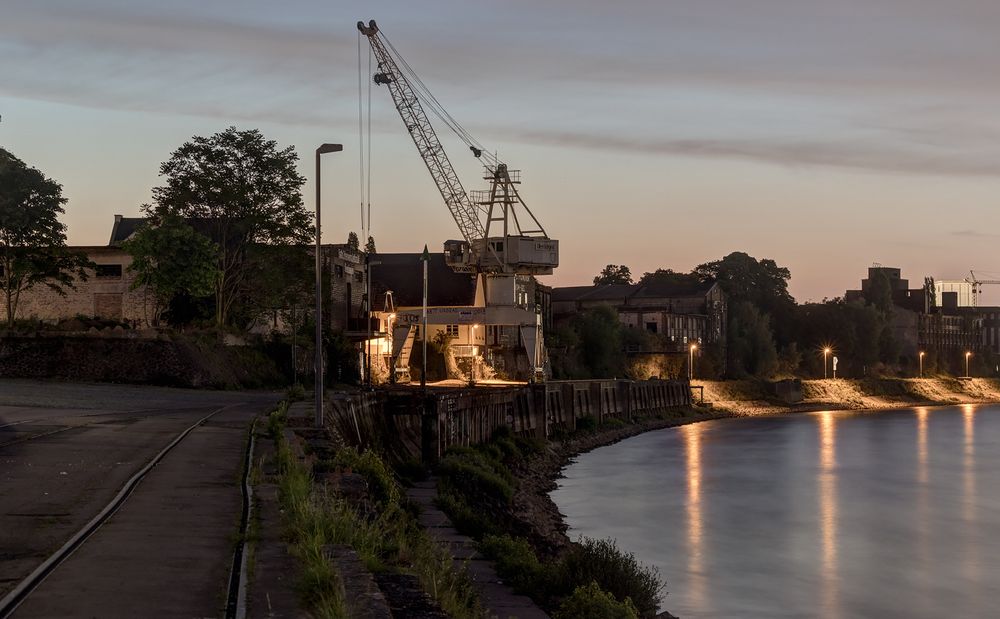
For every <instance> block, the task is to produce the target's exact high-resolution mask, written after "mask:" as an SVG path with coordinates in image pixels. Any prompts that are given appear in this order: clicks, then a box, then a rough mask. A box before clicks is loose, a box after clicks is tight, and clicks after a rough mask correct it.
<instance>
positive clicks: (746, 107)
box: [0, 0, 1000, 305]
mask: <svg viewBox="0 0 1000 619" xmlns="http://www.w3.org/2000/svg"><path fill="white" fill-rule="evenodd" d="M292 6H293V8H294V9H295V10H288V9H287V8H283V9H281V10H278V9H277V8H275V7H273V6H271V5H270V4H268V3H264V2H259V1H255V2H250V3H239V4H236V3H234V2H219V3H213V4H212V5H202V4H198V3H194V2H180V3H176V4H172V5H171V7H169V8H164V7H161V6H159V5H154V4H153V3H136V2H128V3H127V2H123V1H116V0H102V1H99V2H92V3H90V7H89V8H88V9H87V10H86V11H83V10H80V9H79V8H77V5H74V4H73V3H71V2H68V0H60V1H56V2H50V3H46V5H45V6H38V5H34V4H32V3H28V2H20V3H18V2H15V3H14V5H13V6H12V7H10V8H7V9H5V20H4V22H3V23H2V24H0V37H2V39H3V43H2V44H0V45H3V46H4V48H5V49H6V56H7V57H8V58H9V59H10V61H9V62H7V63H4V66H2V67H0V79H2V81H3V83H4V84H5V86H6V88H5V91H4V93H3V94H2V95H0V114H2V117H3V119H2V122H0V145H2V146H3V147H5V148H8V149H9V150H10V151H11V152H12V153H13V154H15V155H16V156H18V157H20V158H21V159H23V160H24V161H26V162H27V163H28V164H29V165H31V166H33V167H37V168H38V169H40V170H41V171H42V172H43V173H44V174H45V175H46V176H49V177H51V178H53V179H55V180H56V181H58V182H60V183H61V184H62V185H63V187H64V195H65V196H66V197H67V198H68V200H69V202H68V204H67V205H66V216H65V217H64V222H65V223H66V224H67V226H68V229H69V234H68V237H69V239H68V240H69V242H70V244H72V245H97V244H104V243H106V240H107V234H108V232H109V229H110V223H111V221H112V220H113V215H114V214H115V213H120V214H123V215H126V216H136V215H138V214H139V207H140V205H141V204H143V203H144V202H148V201H149V200H150V190H151V189H152V188H153V187H154V186H156V185H158V184H159V179H158V175H157V172H158V167H159V164H160V163H161V162H162V161H164V160H165V159H166V158H167V157H168V156H169V154H170V152H172V151H173V150H174V149H175V148H177V147H179V146H180V145H181V144H182V143H183V142H184V141H186V140H188V139H190V138H191V137H192V136H194V135H210V134H212V133H215V132H217V131H220V130H222V129H224V128H225V127H227V126H229V125H236V126H238V127H240V128H260V129H261V131H262V132H263V133H264V135H265V136H266V137H268V138H269V139H273V140H276V141H277V142H278V144H279V145H281V146H286V145H289V144H291V145H295V146H296V148H297V150H298V151H299V153H300V156H301V157H302V159H301V161H300V171H301V172H302V173H303V174H304V175H305V176H306V177H307V179H308V181H307V184H306V185H305V186H304V187H303V193H304V197H305V200H306V204H307V208H309V209H312V208H313V202H312V189H311V187H312V183H313V180H314V179H312V172H311V169H310V168H311V164H312V161H311V151H312V149H313V148H315V146H316V145H318V144H319V143H321V142H325V141H339V142H342V143H343V144H344V146H345V151H346V152H345V153H343V154H342V155H337V156H335V157H332V158H328V159H327V160H325V162H324V188H325V189H327V191H326V192H324V208H323V212H324V222H325V225H324V240H325V241H327V242H330V241H336V240H337V239H346V236H347V232H348V231H350V230H354V231H356V232H358V233H359V234H361V226H360V218H361V216H360V207H359V199H360V187H359V182H358V160H357V154H358V139H359V135H358V132H357V124H358V117H357V112H358V109H357V106H358V83H357V82H358V71H357V68H358V67H357V65H358V61H359V58H358V55H357V49H356V43H357V41H356V40H355V39H356V34H357V32H356V29H355V23H356V22H357V21H358V20H361V19H363V20H366V21H367V20H368V19H371V18H374V19H376V20H377V21H378V22H379V25H380V27H382V28H383V29H384V30H385V32H386V34H387V35H388V37H389V38H390V40H391V41H393V43H394V45H396V47H397V48H398V49H399V51H400V53H401V54H402V55H403V56H404V57H405V58H407V60H408V62H410V63H411V64H412V65H413V67H414V68H415V70H416V71H417V72H418V73H419V74H420V75H421V76H422V78H423V79H424V81H425V83H426V84H427V85H428V87H429V88H430V89H431V90H432V92H434V93H435V94H436V95H437V96H438V98H439V99H440V100H441V102H442V104H443V105H444V106H445V108H446V109H448V110H449V111H450V112H451V113H452V114H453V115H454V116H455V117H456V118H457V119H459V121H460V122H462V123H463V124H464V125H465V126H466V127H467V128H469V129H470V131H472V133H473V134H474V135H476V136H477V137H479V138H481V139H482V141H483V142H484V143H485V144H487V145H489V146H490V147H493V148H496V149H497V150H499V152H500V154H501V155H502V156H503V157H504V159H505V160H509V161H510V162H511V166H512V168H517V169H521V170H523V174H524V184H523V186H522V188H523V195H524V197H525V200H526V201H527V203H528V205H529V206H531V207H532V209H533V210H534V211H535V213H536V214H537V215H538V217H539V219H540V220H541V221H542V223H543V225H544V226H545V227H546V229H547V230H548V231H549V233H550V234H551V235H552V236H553V238H557V239H559V240H560V243H561V248H562V260H561V262H562V266H561V267H559V269H557V270H556V274H555V275H553V276H548V277H544V278H542V281H543V282H544V283H546V284H550V285H557V286H569V285H587V284H590V283H591V280H592V278H593V277H594V276H595V275H597V273H598V272H599V271H600V270H601V268H603V267H604V266H605V265H606V264H608V263H614V264H625V265H627V266H629V267H630V268H631V270H632V272H633V273H634V274H635V276H636V277H639V276H640V275H641V274H642V273H643V272H646V271H654V270H655V269H657V268H671V269H674V270H675V271H681V272H685V271H690V270H691V269H692V268H694V267H695V266H697V265H698V264H701V263H704V262H709V261H712V260H717V259H719V258H721V257H722V256H724V255H726V254H728V253H730V252H732V251H744V252H746V253H748V254H750V255H752V256H755V257H757V258H771V259H773V260H775V261H776V262H777V263H778V264H779V265H781V266H785V267H788V268H789V269H790V270H791V272H792V279H791V281H790V284H789V289H790V291H791V293H792V295H793V296H794V297H795V298H796V300H797V301H799V302H800V303H801V302H807V301H809V300H812V301H819V300H821V299H823V298H824V297H827V298H833V297H837V296H841V295H843V291H844V290H847V289H854V288H856V287H857V286H858V283H859V282H860V280H861V279H862V278H863V277H864V276H865V274H866V272H867V268H868V267H869V266H871V265H872V264H873V263H876V262H878V263H882V264H886V265H891V266H896V267H899V268H901V269H902V270H903V276H904V277H906V278H907V279H910V280H911V283H913V282H920V281H921V279H922V278H923V277H924V276H934V277H935V278H937V279H958V280H961V279H964V278H965V277H966V276H968V272H969V270H970V269H974V270H976V271H977V272H978V271H979V270H980V269H981V270H982V272H983V273H984V274H988V273H990V272H1000V261H997V260H996V257H995V252H993V251H991V250H992V247H993V245H995V243H996V240H997V239H998V238H1000V233H998V232H994V230H1000V225H998V224H1000V210H998V209H996V208H995V206H996V205H995V198H994V196H995V195H997V193H998V191H997V190H1000V180H998V179H997V178H995V177H996V174H995V173H996V171H997V169H998V166H997V164H995V163H993V162H994V161H996V160H997V157H998V155H1000V145H998V141H997V140H994V139H993V138H994V137H995V136H996V135H1000V123H998V121H996V120H995V119H994V118H993V117H992V109H995V104H996V103H997V102H998V101H1000V87H997V86H995V85H994V84H993V82H992V80H991V79H990V77H991V70H992V66H993V65H994V63H993V61H994V60H995V58H996V52H998V51H1000V49H998V47H997V43H996V42H995V41H994V39H995V37H994V36H993V33H995V31H996V26H997V25H1000V7H994V6H991V5H989V4H986V3H982V2H977V1H976V0H965V1H963V2H959V3H957V4H954V5H949V6H948V7H942V6H938V5H936V4H934V3H930V2H917V3H913V2H906V3H904V2H902V0H886V1H885V2H883V3H881V4H879V5H877V6H871V5H870V4H866V3H861V2H858V1H856V0H852V1H851V2H849V3H848V4H847V5H843V6H837V7H830V6H824V7H822V8H819V7H810V6H797V7H795V8H794V9H788V7H786V6H782V5H781V3H778V2H775V1H773V0H760V1H758V2H754V3H752V5H746V6H745V7H741V8H740V9H737V10H735V12H734V11H732V10H729V11H727V12H723V11H722V10H720V9H716V8H713V7H706V6H700V5H697V4H694V3H686V4H681V5H673V6H662V5H661V4H660V3H653V2H635V3H632V4H631V6H630V8H632V9H633V14H632V15H631V16H630V18H628V19H624V18H621V17H619V16H618V15H617V13H618V7H613V9H614V10H612V8H608V7H605V6H603V5H601V4H599V3H574V4H573V5H572V6H573V8H574V11H572V12H571V13H570V12H568V11H566V10H564V9H565V8H566V7H567V6H568V4H566V3H565V2H558V3H555V4H553V5H548V6H546V7H542V8H540V9H539V8H538V7H534V6H532V12H531V14H530V19H527V18H524V17H523V15H526V14H527V13H521V14H520V16H519V13H518V12H517V11H515V10H512V8H511V7H509V6H505V7H504V8H503V9H501V8H499V7H468V6H465V5H463V4H461V3H455V2H435V3H432V4H430V5H427V6H422V7H420V8H415V7H412V6H410V5H407V4H405V3H398V2H391V3H380V5H379V7H378V8H377V9H376V10H372V8H371V7H369V6H367V4H366V3H362V2H352V3H348V4H347V5H345V6H341V7H325V6H322V5H320V4H319V3H315V2H311V1H305V0H302V1H299V2H295V3H293V5H292ZM518 6H520V5H518ZM524 6H525V7H527V6H529V5H527V4H524ZM237 8H238V9H239V10H238V11H237ZM440 14H447V15H449V18H448V19H447V20H440V19H437V18H435V17H434V16H436V15H440ZM56 15H58V17H59V19H58V20H55V19H54V16H56ZM386 16H390V17H386ZM362 60H363V61H367V50H366V49H365V48H364V47H362ZM485 67H489V68H490V71H488V72H487V71H485V70H484V68H485ZM366 88H367V86H366ZM365 93H366V91H365ZM371 96H372V107H371V110H372V142H373V159H372V162H373V165H372V184H373V195H372V198H373V199H372V201H371V202H372V221H373V226H372V231H371V232H372V235H373V236H374V237H375V239H376V243H377V244H378V245H379V246H380V248H383V249H392V250H396V251H405V250H406V249H407V248H408V246H409V245H411V244H412V246H413V247H414V251H417V250H419V249H420V248H421V247H422V246H423V244H424V243H427V244H428V245H429V246H430V247H435V246H437V245H438V244H437V242H436V241H435V240H434V239H447V238H450V237H454V236H457V234H458V231H457V229H456V228H455V225H454V222H453V221H452V220H451V217H450V215H449V214H448V211H447V209H446V208H444V205H443V204H442V203H441V200H440V196H439V195H438V193H437V191H436V190H435V188H434V185H433V183H432V181H431V179H430V178H429V177H428V175H427V172H426V169H424V167H423V164H422V162H421V161H420V158H419V156H418V155H417V153H416V151H415V150H414V148H413V146H412V143H411V142H410V141H409V138H408V136H407V135H406V132H405V130H404V129H403V127H402V126H401V125H400V122H399V120H398V118H397V117H396V113H395V110H394V109H393V107H392V104H391V101H390V98H389V96H388V93H387V92H383V91H382V90H381V89H379V88H376V87H372V95H371ZM435 127H436V129H437V130H438V131H439V133H441V136H442V141H443V142H444V144H445V147H446V149H447V150H448V152H449V154H450V155H451V157H452V160H453V162H454V163H455V165H456V168H457V169H458V172H459V174H460V176H461V177H462V179H463V182H464V183H465V186H466V189H473V188H477V187H478V186H479V185H480V183H479V181H478V177H479V174H478V167H477V164H476V162H475V161H473V160H472V158H471V156H466V153H465V152H463V149H462V147H461V145H460V144H459V143H457V141H456V140H453V139H450V138H451V136H449V135H445V134H444V127H442V126H440V123H437V124H435ZM95 145H99V147H100V149H99V150H98V151H97V152H96V153H95V148H94V147H95ZM802 205H808V206H802ZM824 238H825V239H832V240H822V239H824ZM983 302H984V304H991V305H992V304H1000V291H997V290H996V287H993V288H991V287H985V288H984V293H983Z"/></svg>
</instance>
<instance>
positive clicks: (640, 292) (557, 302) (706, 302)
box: [552, 282, 727, 353]
mask: <svg viewBox="0 0 1000 619" xmlns="http://www.w3.org/2000/svg"><path fill="white" fill-rule="evenodd" d="M599 305H608V306H610V307H612V308H613V309H614V310H615V311H616V312H617V313H618V318H619V319H620V320H621V321H622V323H623V324H625V325H627V326H629V327H632V328H635V329H645V330H646V331H649V332H650V333H655V334H658V335H660V336H661V341H662V342H663V345H662V346H663V347H662V349H661V350H658V351H632V352H666V353H683V352H686V351H687V350H688V347H689V346H690V344H698V345H699V346H700V345H703V344H718V345H721V346H723V347H724V346H725V342H726V316H727V300H726V294H725V293H724V292H723V291H722V288H721V287H720V286H719V285H718V283H716V282H706V283H693V284H686V285H685V284H671V283H660V282H653V283H649V284H608V285H603V286H572V287H567V288H553V290H552V316H553V322H555V323H558V322H559V321H561V320H565V319H568V318H570V317H572V316H573V315H574V314H577V313H580V312H582V311H585V310H587V309H590V308H593V307H596V306H599Z"/></svg>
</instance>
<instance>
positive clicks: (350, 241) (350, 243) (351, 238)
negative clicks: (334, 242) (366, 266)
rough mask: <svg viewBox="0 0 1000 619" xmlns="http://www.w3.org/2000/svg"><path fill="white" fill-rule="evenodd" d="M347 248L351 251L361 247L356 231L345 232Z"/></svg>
mask: <svg viewBox="0 0 1000 619" xmlns="http://www.w3.org/2000/svg"><path fill="white" fill-rule="evenodd" d="M347 248H348V249H350V250H353V251H358V250H359V249H360V248H361V244H360V242H359V241H358V233H357V232H349V233H348V234H347Z"/></svg>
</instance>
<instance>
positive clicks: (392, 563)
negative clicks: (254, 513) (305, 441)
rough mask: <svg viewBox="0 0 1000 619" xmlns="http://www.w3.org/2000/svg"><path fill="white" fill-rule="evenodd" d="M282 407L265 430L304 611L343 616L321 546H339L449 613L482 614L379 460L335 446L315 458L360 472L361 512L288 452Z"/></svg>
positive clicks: (339, 588)
mask: <svg viewBox="0 0 1000 619" xmlns="http://www.w3.org/2000/svg"><path fill="white" fill-rule="evenodd" d="M284 411H285V409H284V408H282V409H279V411H277V412H276V413H275V414H273V415H272V418H271V419H270V420H269V429H270V431H271V435H272V436H273V437H275V440H276V441H277V451H278V462H279V471H280V476H281V479H280V484H279V487H280V498H281V504H282V509H283V510H284V513H285V520H286V528H287V534H288V538H289V540H290V542H291V547H292V552H293V554H294V555H295V556H296V557H297V558H298V560H299V562H300V565H301V567H302V578H301V579H300V583H299V590H300V593H301V595H302V598H303V600H304V601H305V603H306V605H307V607H308V609H309V610H310V611H311V612H312V613H313V614H314V615H316V616H318V617H335V618H339V617H347V616H349V614H348V612H347V608H346V607H345V603H344V589H343V586H344V583H342V582H341V581H340V578H339V576H338V575H337V573H336V570H335V568H334V566H333V564H332V562H331V561H330V558H329V557H328V556H327V555H326V553H325V552H324V549H325V548H326V547H327V546H328V545H331V544H344V545H347V546H350V547H351V548H353V549H354V551H355V552H356V553H357V554H358V556H359V558H360V559H361V560H362V561H363V562H364V564H365V566H366V567H367V568H368V569H369V570H370V571H372V572H375V573H382V572H401V573H407V574H412V575H415V576H416V577H417V578H418V580H419V581H420V583H421V585H422V586H423V588H424V590H425V591H427V593H428V594H430V596H431V597H432V598H433V599H434V600H435V601H436V602H437V603H438V604H439V605H440V606H441V608H442V610H444V611H445V612H446V613H448V615H449V616H451V617H457V618H459V619H466V618H467V619H478V618H480V617H482V616H483V613H482V611H481V609H480V606H479V601H478V598H477V597H476V594H475V591H474V589H473V586H472V582H471V580H470V579H469V578H468V576H467V575H466V573H465V571H464V570H459V569H456V568H455V565H454V561H453V559H452V557H451V555H450V554H449V553H448V552H447V551H446V550H445V549H444V548H442V547H441V546H439V545H438V544H436V543H435V542H434V541H433V540H432V539H431V538H430V537H429V536H428V535H427V533H426V532H425V531H424V530H423V529H422V528H420V526H419V525H418V524H417V522H416V518H415V516H414V513H413V511H412V509H411V508H410V507H409V505H408V504H407V503H405V502H404V500H403V494H402V491H401V489H400V487H399V483H398V482H397V481H396V479H395V477H394V475H393V472H392V470H391V469H390V468H389V467H388V466H387V465H386V464H385V462H384V461H383V460H382V459H381V458H380V457H379V456H378V455H377V454H376V453H374V452H371V451H365V452H362V453H359V452H358V451H356V450H354V449H343V450H341V451H340V452H338V454H337V455H336V457H335V458H334V460H333V462H329V463H321V464H322V465H323V466H324V467H326V468H341V469H350V470H351V471H353V472H355V473H358V474H360V475H361V476H363V477H364V478H365V480H366V482H367V484H368V488H369V493H370V495H371V498H372V500H373V501H374V503H375V506H376V509H375V510H374V512H367V511H366V512H365V513H362V512H361V511H359V510H358V509H356V508H355V507H354V506H353V505H351V504H350V503H348V502H347V501H346V500H345V499H343V498H341V497H339V496H337V495H336V494H335V493H333V492H331V491H330V490H328V489H327V488H326V486H325V485H323V484H319V483H316V482H315V481H314V480H313V478H312V472H311V471H310V470H309V469H308V468H307V467H306V466H305V464H303V463H302V462H300V461H299V459H298V458H297V457H295V455H294V454H293V453H292V451H291V448H290V446H289V445H288V444H287V442H286V441H285V440H284V436H283V415H284Z"/></svg>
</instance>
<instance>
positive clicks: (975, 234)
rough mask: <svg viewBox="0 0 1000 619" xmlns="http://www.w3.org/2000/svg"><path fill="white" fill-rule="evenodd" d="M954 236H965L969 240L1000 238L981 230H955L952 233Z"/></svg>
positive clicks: (997, 235) (999, 235) (998, 235)
mask: <svg viewBox="0 0 1000 619" xmlns="http://www.w3.org/2000/svg"><path fill="white" fill-rule="evenodd" d="M951 234H952V236H963V237H967V238H975V239H995V238H998V237H1000V234H994V233H991V232H983V231H981V230H954V231H952V233H951Z"/></svg>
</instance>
